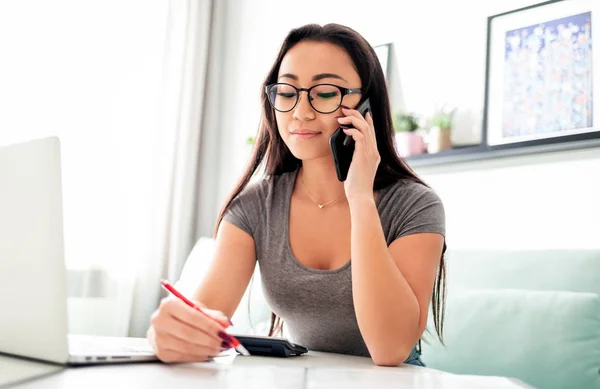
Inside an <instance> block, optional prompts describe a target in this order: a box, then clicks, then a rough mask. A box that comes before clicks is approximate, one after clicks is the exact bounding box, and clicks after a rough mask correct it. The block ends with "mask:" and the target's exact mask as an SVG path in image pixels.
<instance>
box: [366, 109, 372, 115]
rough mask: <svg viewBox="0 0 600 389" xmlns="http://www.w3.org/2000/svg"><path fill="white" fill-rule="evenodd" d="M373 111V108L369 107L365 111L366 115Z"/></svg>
mask: <svg viewBox="0 0 600 389" xmlns="http://www.w3.org/2000/svg"><path fill="white" fill-rule="evenodd" d="M369 113H371V110H370V109H369V108H367V110H366V111H365V116H367V114H369Z"/></svg>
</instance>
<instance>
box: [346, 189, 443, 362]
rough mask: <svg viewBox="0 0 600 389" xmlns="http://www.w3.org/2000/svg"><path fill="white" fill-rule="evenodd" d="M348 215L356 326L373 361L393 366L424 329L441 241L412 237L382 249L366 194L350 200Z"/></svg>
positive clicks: (375, 217)
mask: <svg viewBox="0 0 600 389" xmlns="http://www.w3.org/2000/svg"><path fill="white" fill-rule="evenodd" d="M350 214H351V222H352V229H351V254H352V294H353V298H354V309H355V311H356V318H357V320H358V326H359V328H360V331H361V334H362V336H363V339H364V340H365V343H366V345H367V348H368V349H369V353H370V354H371V357H372V359H373V361H374V362H375V363H376V364H377V365H383V366H397V365H399V364H401V363H402V362H404V361H405V360H406V358H407V357H408V355H409V354H410V351H411V349H412V348H413V347H414V345H415V344H416V343H417V341H418V339H419V338H420V337H421V335H422V334H423V331H424V330H425V326H426V324H427V314H428V310H429V301H430V300H431V296H432V293H433V285H434V281H435V276H436V271H437V267H438V265H439V261H440V257H441V253H442V248H443V244H444V238H443V236H442V235H440V234H437V233H418V234H412V235H407V236H404V237H400V238H398V239H396V240H395V241H394V242H393V243H392V244H391V245H390V247H389V248H388V247H387V244H386V240H385V236H384V233H383V229H382V226H381V221H380V219H379V214H378V212H377V208H376V205H375V200H374V198H373V197H372V196H369V197H361V198H355V199H352V201H351V202H350Z"/></svg>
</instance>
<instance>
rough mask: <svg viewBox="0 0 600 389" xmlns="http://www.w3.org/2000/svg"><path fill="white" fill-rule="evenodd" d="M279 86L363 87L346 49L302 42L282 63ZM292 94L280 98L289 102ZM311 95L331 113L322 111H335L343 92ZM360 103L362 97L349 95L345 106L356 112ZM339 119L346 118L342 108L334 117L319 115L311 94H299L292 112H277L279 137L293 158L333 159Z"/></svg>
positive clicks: (322, 90) (329, 90)
mask: <svg viewBox="0 0 600 389" xmlns="http://www.w3.org/2000/svg"><path fill="white" fill-rule="evenodd" d="M277 82H278V83H287V84H291V85H293V86H295V87H297V88H310V87H312V86H314V85H317V84H333V85H338V86H340V87H342V88H358V89H360V88H361V86H362V85H361V81H360V77H359V75H358V73H357V72H356V69H355V67H354V64H353V62H352V59H351V58H350V56H349V55H348V53H347V52H346V51H345V50H344V49H343V48H341V47H340V46H337V45H334V44H332V43H326V42H311V41H303V42H300V43H298V44H296V45H295V46H294V47H292V48H291V49H290V50H289V51H288V52H287V54H286V55H285V56H284V57H283V60H282V61H281V66H280V68H279V74H278V79H277ZM290 91H291V92H293V89H290V88H287V89H285V90H283V89H282V90H281V92H282V93H279V94H278V95H277V96H278V97H277V98H285V99H288V100H289V99H290V97H289V96H290V94H289V92H290ZM336 94H337V96H336ZM311 95H312V96H313V100H312V102H313V105H315V106H316V107H317V108H318V109H319V110H320V111H330V110H331V109H322V108H325V107H328V106H333V107H334V108H335V106H336V105H337V103H336V102H337V101H339V98H340V97H339V91H338V90H337V89H335V88H331V87H323V88H321V87H319V89H316V88H315V90H314V91H313V92H312V93H311ZM292 100H293V98H292ZM360 100H361V95H360V94H349V95H345V96H344V97H343V100H342V105H345V106H347V107H350V108H354V107H356V106H357V105H358V103H359V101H360ZM292 103H293V101H292ZM336 116H343V114H342V109H341V107H338V108H337V109H335V111H333V112H331V113H319V112H317V111H316V110H315V109H314V108H313V107H312V106H311V105H310V103H309V98H308V94H307V93H306V92H304V91H302V92H300V93H299V101H298V103H297V104H296V106H295V107H294V108H293V109H292V110H291V111H289V112H279V111H277V110H276V111H275V118H276V120H277V127H278V129H279V134H280V135H281V137H282V138H283V141H284V142H285V143H286V145H287V146H288V147H289V149H290V151H291V152H292V154H293V155H294V156H295V157H296V158H298V159H300V160H303V161H306V160H311V159H316V158H324V157H325V158H332V155H331V151H330V148H329V137H330V136H331V135H332V134H333V133H334V131H335V130H336V129H337V128H338V127H339V126H340V125H339V123H338V121H337V118H336Z"/></svg>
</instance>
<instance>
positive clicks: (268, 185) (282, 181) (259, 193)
mask: <svg viewBox="0 0 600 389" xmlns="http://www.w3.org/2000/svg"><path fill="white" fill-rule="evenodd" d="M294 177H295V172H289V173H283V174H281V175H273V176H266V177H256V178H254V179H253V180H251V181H250V182H249V183H248V184H247V185H246V187H245V188H244V189H243V190H242V191H241V192H240V194H239V195H238V196H236V200H237V201H241V202H242V203H253V204H255V205H256V204H258V203H264V202H267V201H272V200H273V198H274V195H277V194H278V193H280V192H285V191H286V189H287V188H289V186H290V185H293V184H294Z"/></svg>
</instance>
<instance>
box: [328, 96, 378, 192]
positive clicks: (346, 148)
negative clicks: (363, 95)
mask: <svg viewBox="0 0 600 389" xmlns="http://www.w3.org/2000/svg"><path fill="white" fill-rule="evenodd" d="M356 110H357V111H358V112H360V114H361V115H362V116H363V117H364V116H365V114H366V113H367V110H371V105H370V104H369V99H366V100H365V101H363V102H362V103H360V104H359V105H358V107H357V108H356ZM345 127H352V125H346V126H345ZM329 147H330V148H331V154H332V155H333V163H334V165H335V172H336V173H337V177H338V180H340V181H346V177H348V170H349V169H350V163H351V162H352V155H353V154H354V139H352V137H351V136H350V135H346V134H345V133H344V131H343V128H342V127H339V128H338V129H337V130H335V132H334V133H333V135H331V137H330V138H329Z"/></svg>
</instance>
